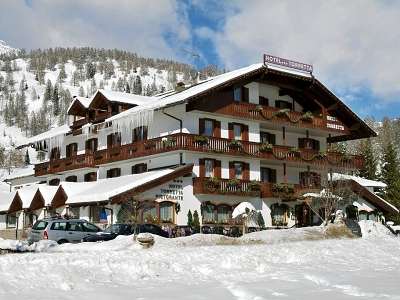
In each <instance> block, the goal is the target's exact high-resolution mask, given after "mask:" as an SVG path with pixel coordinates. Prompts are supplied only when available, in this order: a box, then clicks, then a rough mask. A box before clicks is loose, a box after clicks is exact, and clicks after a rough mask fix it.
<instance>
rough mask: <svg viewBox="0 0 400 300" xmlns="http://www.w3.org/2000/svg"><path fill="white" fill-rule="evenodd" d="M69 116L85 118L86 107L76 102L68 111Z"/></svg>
mask: <svg viewBox="0 0 400 300" xmlns="http://www.w3.org/2000/svg"><path fill="white" fill-rule="evenodd" d="M67 115H70V116H82V117H85V116H86V107H85V106H83V104H82V103H81V102H79V100H75V102H74V103H73V104H72V106H71V107H70V109H69V110H68V112H67Z"/></svg>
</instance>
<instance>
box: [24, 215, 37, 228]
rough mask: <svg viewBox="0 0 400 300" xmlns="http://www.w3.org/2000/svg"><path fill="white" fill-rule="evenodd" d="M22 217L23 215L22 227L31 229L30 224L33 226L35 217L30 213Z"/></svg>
mask: <svg viewBox="0 0 400 300" xmlns="http://www.w3.org/2000/svg"><path fill="white" fill-rule="evenodd" d="M24 215H25V220H24V226H28V227H31V226H32V224H35V222H36V220H37V215H35V214H33V213H31V212H28V213H25V214H24Z"/></svg>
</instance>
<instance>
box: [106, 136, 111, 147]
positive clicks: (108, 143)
mask: <svg viewBox="0 0 400 300" xmlns="http://www.w3.org/2000/svg"><path fill="white" fill-rule="evenodd" d="M111 147H112V134H109V135H107V148H111Z"/></svg>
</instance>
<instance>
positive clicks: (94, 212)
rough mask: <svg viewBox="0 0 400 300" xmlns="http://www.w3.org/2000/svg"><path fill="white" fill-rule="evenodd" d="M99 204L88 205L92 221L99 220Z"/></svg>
mask: <svg viewBox="0 0 400 300" xmlns="http://www.w3.org/2000/svg"><path fill="white" fill-rule="evenodd" d="M100 215H101V206H98V205H96V206H90V216H91V221H92V222H100Z"/></svg>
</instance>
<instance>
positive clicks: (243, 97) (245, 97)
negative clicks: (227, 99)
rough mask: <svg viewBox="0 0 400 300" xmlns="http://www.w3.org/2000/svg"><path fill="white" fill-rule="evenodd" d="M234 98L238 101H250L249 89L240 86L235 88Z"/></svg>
mask: <svg viewBox="0 0 400 300" xmlns="http://www.w3.org/2000/svg"><path fill="white" fill-rule="evenodd" d="M233 100H234V101H237V102H249V89H248V88H245V87H240V88H237V89H235V90H233Z"/></svg>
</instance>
